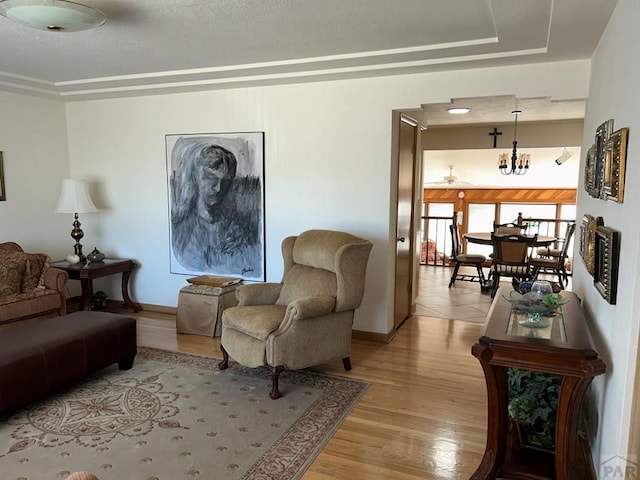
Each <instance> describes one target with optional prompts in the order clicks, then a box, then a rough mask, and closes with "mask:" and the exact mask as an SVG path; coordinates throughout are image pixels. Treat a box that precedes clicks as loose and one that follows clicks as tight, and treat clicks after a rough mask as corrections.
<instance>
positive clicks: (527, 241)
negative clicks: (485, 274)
mask: <svg viewBox="0 0 640 480" xmlns="http://www.w3.org/2000/svg"><path fill="white" fill-rule="evenodd" d="M537 241H538V235H537V234H535V235H518V234H510V235H496V234H495V233H491V245H492V246H493V259H492V264H491V272H490V273H491V279H492V281H493V284H492V288H491V298H493V297H494V296H495V294H496V292H497V291H498V287H499V285H500V278H501V277H512V278H517V279H518V280H529V279H530V278H531V267H530V263H529V262H530V258H531V252H532V250H533V247H534V245H535V244H536V242H537Z"/></svg>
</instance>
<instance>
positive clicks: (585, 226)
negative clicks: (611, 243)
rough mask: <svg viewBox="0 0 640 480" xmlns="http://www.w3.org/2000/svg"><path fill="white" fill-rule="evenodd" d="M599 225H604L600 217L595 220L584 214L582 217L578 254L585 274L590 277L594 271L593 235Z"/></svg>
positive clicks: (591, 216)
mask: <svg viewBox="0 0 640 480" xmlns="http://www.w3.org/2000/svg"><path fill="white" fill-rule="evenodd" d="M601 225H604V221H603V220H602V217H597V218H596V217H594V216H593V215H589V214H585V215H584V216H583V217H582V223H581V225H580V244H579V253H580V257H581V258H582V260H583V262H584V264H585V266H586V268H587V272H589V274H590V275H591V276H593V275H594V271H595V234H596V229H597V228H598V227H599V226H601Z"/></svg>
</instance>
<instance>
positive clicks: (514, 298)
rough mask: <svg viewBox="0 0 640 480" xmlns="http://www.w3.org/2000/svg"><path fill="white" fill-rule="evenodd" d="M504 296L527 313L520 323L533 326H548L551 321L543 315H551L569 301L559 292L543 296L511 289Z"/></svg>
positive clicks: (518, 308) (517, 308) (516, 307)
mask: <svg viewBox="0 0 640 480" xmlns="http://www.w3.org/2000/svg"><path fill="white" fill-rule="evenodd" d="M503 297H504V298H505V299H506V300H507V301H508V302H509V303H510V304H511V305H512V306H513V308H515V309H516V310H519V311H521V312H524V313H526V314H527V316H526V317H525V318H524V319H522V320H521V321H519V323H520V325H523V326H525V327H531V328H544V327H548V326H549V321H548V320H545V319H543V318H541V317H544V316H551V315H552V314H553V313H554V312H555V311H556V310H557V309H558V308H560V307H561V306H562V305H564V304H565V303H567V302H568V301H569V299H568V298H566V297H563V296H562V295H560V294H557V293H553V294H549V295H545V296H544V297H542V296H540V295H538V294H536V293H534V292H529V293H525V294H524V295H523V294H521V293H518V292H516V291H511V292H509V295H503Z"/></svg>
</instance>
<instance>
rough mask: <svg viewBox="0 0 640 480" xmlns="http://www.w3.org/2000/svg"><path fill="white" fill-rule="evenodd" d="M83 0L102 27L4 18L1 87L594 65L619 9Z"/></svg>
mask: <svg viewBox="0 0 640 480" xmlns="http://www.w3.org/2000/svg"><path fill="white" fill-rule="evenodd" d="M0 1H1V0H0ZM79 1H80V2H83V3H85V4H87V5H90V6H92V7H95V8H97V9H99V10H101V11H102V12H104V13H105V14H106V15H107V17H108V20H107V22H106V23H105V24H104V25H103V26H101V27H99V28H96V29H94V30H88V31H83V32H66V33H58V32H47V31H40V30H35V29H32V28H29V27H25V26H22V25H18V24H14V23H12V22H11V21H9V20H8V19H6V18H4V17H0V45H2V48H1V49H0V88H1V89H5V90H9V91H18V92H21V93H28V94H33V95H41V96H50V97H62V98H64V99H67V100H82V99H87V98H100V97H107V96H126V95H140V94H144V93H160V92H168V91H169V92H170V91H187V90H193V89H198V90H203V89H207V88H228V87H236V86H248V85H266V84H274V83H290V82H302V81H304V82H307V81H317V80H326V79H339V78H354V77H362V76H373V75H393V74H404V73H410V72H431V71H439V70H450V69H460V68H478V67H486V66H498V65H511V64H524V63H535V62H550V61H564V60H573V59H587V58H590V57H591V55H592V53H593V50H594V48H595V46H596V44H597V41H598V39H599V37H600V35H601V33H602V31H603V29H604V27H605V25H606V23H607V21H608V19H609V16H610V14H611V12H612V10H613V8H614V7H615V4H616V2H617V0H394V1H391V0H321V1H319V0H79Z"/></svg>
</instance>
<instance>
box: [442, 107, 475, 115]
mask: <svg viewBox="0 0 640 480" xmlns="http://www.w3.org/2000/svg"><path fill="white" fill-rule="evenodd" d="M470 111H471V109H470V108H468V107H451V108H447V112H449V113H452V114H454V115H464V114H465V113H469V112H470Z"/></svg>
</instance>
